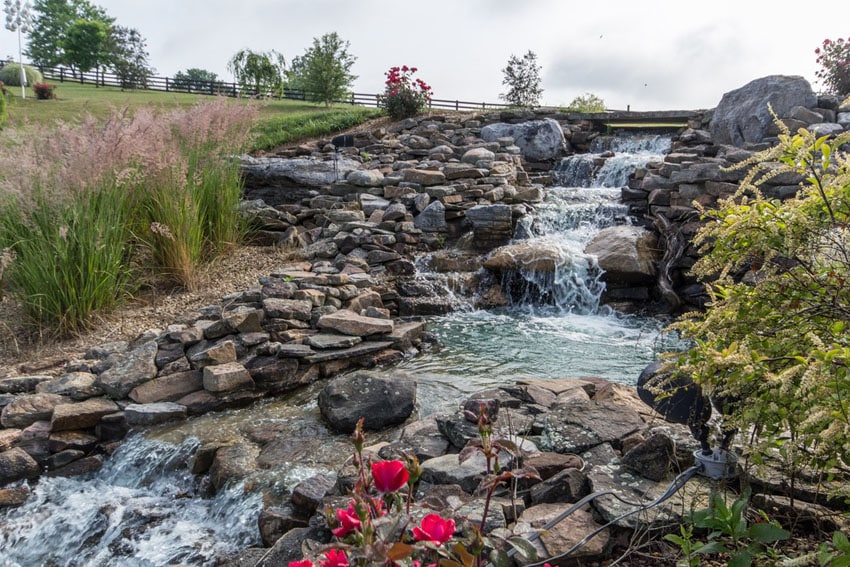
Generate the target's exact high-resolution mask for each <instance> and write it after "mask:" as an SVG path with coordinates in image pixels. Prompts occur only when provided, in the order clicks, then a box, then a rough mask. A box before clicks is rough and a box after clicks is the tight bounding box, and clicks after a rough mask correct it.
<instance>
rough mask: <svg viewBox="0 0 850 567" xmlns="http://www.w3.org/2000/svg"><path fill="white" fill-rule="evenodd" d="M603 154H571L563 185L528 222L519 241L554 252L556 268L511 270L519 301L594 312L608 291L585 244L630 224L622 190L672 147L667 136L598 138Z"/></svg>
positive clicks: (559, 172) (511, 289)
mask: <svg viewBox="0 0 850 567" xmlns="http://www.w3.org/2000/svg"><path fill="white" fill-rule="evenodd" d="M597 140H598V142H597V143H596V144H595V145H594V149H595V150H596V151H599V152H603V151H604V152H607V153H592V154H581V155H576V156H571V157H568V158H565V159H563V160H562V161H561V163H560V164H559V166H558V167H557V169H556V177H557V178H558V180H559V181H560V182H561V186H557V187H552V188H550V189H549V190H548V194H547V198H546V200H545V202H543V203H542V204H540V205H539V206H538V207H537V210H536V211H535V213H534V218H533V219H532V220H531V221H526V222H525V224H524V225H523V226H522V228H521V230H520V231H519V234H518V235H517V236H518V238H517V239H516V240H515V242H524V243H526V244H527V245H528V246H533V247H537V248H538V249H540V250H546V251H548V252H547V253H551V251H552V250H557V251H558V252H557V257H558V260H557V265H556V267H555V270H554V271H553V272H540V271H528V270H524V269H519V270H515V271H510V272H506V273H505V274H504V275H503V278H502V286H503V288H504V289H505V290H506V291H507V292H508V294H509V296H510V297H511V298H512V300H513V302H514V303H515V304H516V305H526V306H527V305H540V304H543V305H552V306H555V307H557V308H559V309H562V310H567V311H574V312H576V313H593V312H595V311H596V310H597V308H598V306H599V298H600V297H601V295H602V292H603V291H604V284H603V283H602V281H601V276H602V273H601V270H600V269H599V266H598V265H597V264H596V260H595V259H594V258H593V257H591V256H588V255H587V254H585V253H584V248H585V247H586V246H587V244H588V243H590V241H591V240H592V239H593V237H594V236H595V235H596V234H597V233H598V232H599V231H600V230H602V229H603V228H607V227H610V226H614V225H616V224H628V223H629V222H630V219H629V217H628V209H627V207H626V206H625V205H623V204H622V203H621V202H620V188H621V187H622V186H623V185H625V184H626V183H627V181H628V177H629V175H631V173H632V172H634V171H635V169H637V168H638V167H642V166H644V165H646V163H648V162H649V161H651V160H653V159H660V158H661V157H662V154H663V153H664V152H666V151H669V149H670V139H669V138H666V137H662V136H633V137H627V138H622V137H606V138H604V139H597Z"/></svg>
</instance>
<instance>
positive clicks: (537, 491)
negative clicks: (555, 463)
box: [529, 469, 590, 504]
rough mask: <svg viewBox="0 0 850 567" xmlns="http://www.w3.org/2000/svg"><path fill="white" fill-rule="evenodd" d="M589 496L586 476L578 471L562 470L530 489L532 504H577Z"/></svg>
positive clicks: (588, 484)
mask: <svg viewBox="0 0 850 567" xmlns="http://www.w3.org/2000/svg"><path fill="white" fill-rule="evenodd" d="M588 494H590V483H589V482H588V479H587V475H586V474H585V473H583V472H582V471H580V470H578V469H564V470H562V471H561V472H559V473H558V474H556V475H555V476H552V477H550V478H549V479H547V480H544V481H543V482H541V483H538V484H535V485H534V486H532V487H531V491H530V493H529V496H530V498H531V503H532V504H544V503H551V502H578V501H579V500H581V499H582V498H584V497H585V496H587V495H588Z"/></svg>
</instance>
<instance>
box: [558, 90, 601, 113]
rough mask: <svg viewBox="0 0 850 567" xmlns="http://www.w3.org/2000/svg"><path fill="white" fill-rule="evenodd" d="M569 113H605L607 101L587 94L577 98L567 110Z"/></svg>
mask: <svg viewBox="0 0 850 567" xmlns="http://www.w3.org/2000/svg"><path fill="white" fill-rule="evenodd" d="M564 110H566V111H567V112H586V113H591V112H605V101H604V100H602V99H601V98H600V97H598V96H596V95H595V94H593V93H585V94H584V95H583V96H577V97H575V98H574V99H573V101H572V102H571V103H570V105H569V106H568V107H567V108H565V109H564Z"/></svg>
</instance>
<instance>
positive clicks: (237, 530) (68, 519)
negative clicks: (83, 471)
mask: <svg viewBox="0 0 850 567" xmlns="http://www.w3.org/2000/svg"><path fill="white" fill-rule="evenodd" d="M196 447H197V441H193V440H191V439H187V440H186V441H184V442H182V443H179V444H176V445H175V444H170V443H163V442H160V441H151V440H146V439H145V438H144V437H142V436H135V437H132V438H129V439H127V440H125V442H124V443H123V444H122V445H121V447H120V448H119V449H118V451H117V452H116V453H115V454H114V455H112V456H111V457H110V458H109V459H107V462H106V464H105V465H104V467H103V469H102V470H100V471H99V472H98V473H96V474H94V475H92V476H91V477H89V478H63V477H56V478H47V477H45V478H42V479H40V480H39V482H38V484H36V485H35V486H34V487H33V491H32V495H31V496H30V498H29V500H27V502H26V504H24V505H23V506H21V507H20V508H15V509H11V510H9V511H7V512H5V513H2V514H0V550H2V553H1V554H0V565H2V566H3V567H30V566H33V565H89V566H104V567H105V566H111V565H119V564H120V565H128V566H139V567H141V566H145V567H147V566H158V565H171V564H176V563H181V564H191V565H212V564H214V562H215V560H216V559H217V558H220V557H221V556H224V555H227V554H232V553H234V552H237V551H239V550H241V549H244V548H245V547H249V546H251V545H254V544H257V543H258V539H259V538H258V533H257V513H258V511H259V509H260V507H261V500H262V496H261V495H260V494H259V493H256V494H245V493H244V490H243V488H242V486H241V485H238V486H237V485H234V486H227V487H225V488H224V489H222V490H220V491H219V492H218V494H217V495H216V496H214V497H212V498H201V497H199V494H198V492H199V491H200V490H201V487H200V486H199V485H198V481H197V477H195V475H193V474H191V472H190V471H189V470H188V465H187V463H189V462H191V457H192V454H193V453H194V451H195V449H196Z"/></svg>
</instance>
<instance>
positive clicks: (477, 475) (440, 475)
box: [421, 453, 487, 494]
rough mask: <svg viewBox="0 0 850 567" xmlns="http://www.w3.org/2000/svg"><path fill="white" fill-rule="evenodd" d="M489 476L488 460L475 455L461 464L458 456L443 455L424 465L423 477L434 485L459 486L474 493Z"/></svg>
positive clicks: (479, 454) (480, 455)
mask: <svg viewBox="0 0 850 567" xmlns="http://www.w3.org/2000/svg"><path fill="white" fill-rule="evenodd" d="M486 474H487V460H486V459H485V458H484V455H483V454H481V453H475V454H473V455H472V457H470V458H469V459H467V460H466V461H464V462H463V463H460V462H459V460H458V456H457V455H452V454H449V455H443V456H442V457H437V458H435V459H429V460H427V461H425V462H424V463H422V477H421V479H422V480H423V481H425V482H430V483H433V484H457V485H458V486H460V487H461V488H462V489H463V491H464V492H467V493H470V494H471V493H473V492H474V491H475V489H476V488H478V485H479V484H481V480H482V479H483V478H484V477H485V476H486Z"/></svg>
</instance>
